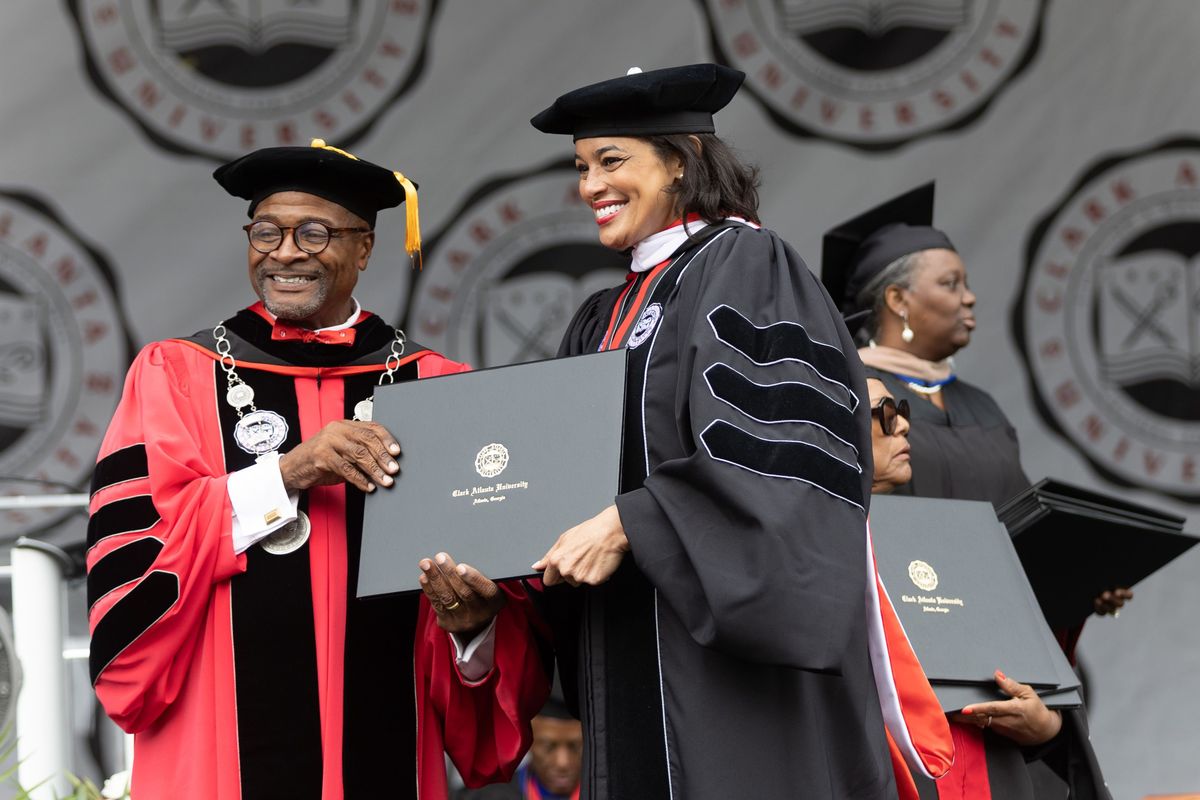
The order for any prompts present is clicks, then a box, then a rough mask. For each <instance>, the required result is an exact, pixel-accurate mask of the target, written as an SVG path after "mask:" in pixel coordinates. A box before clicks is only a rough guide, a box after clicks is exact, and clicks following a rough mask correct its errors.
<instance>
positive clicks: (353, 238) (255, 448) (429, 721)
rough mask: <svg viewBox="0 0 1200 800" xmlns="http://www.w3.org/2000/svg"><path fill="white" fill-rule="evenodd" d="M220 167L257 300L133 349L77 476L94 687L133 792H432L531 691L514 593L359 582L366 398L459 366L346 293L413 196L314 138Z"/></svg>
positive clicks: (388, 445)
mask: <svg viewBox="0 0 1200 800" xmlns="http://www.w3.org/2000/svg"><path fill="white" fill-rule="evenodd" d="M215 177H216V178H217V180H218V182H219V183H220V184H221V185H222V186H223V187H224V188H225V189H226V190H227V191H229V192H230V193H231V194H233V195H235V196H239V197H243V198H245V199H248V200H250V216H251V219H252V222H251V224H250V225H248V226H246V232H247V236H248V238H249V242H250V247H249V250H248V252H249V275H250V279H251V283H252V284H253V286H254V289H255V291H256V292H257V294H258V296H259V298H260V302H258V303H256V304H255V305H253V306H251V307H250V308H248V309H245V310H242V311H240V312H238V313H237V314H235V315H234V316H232V317H230V318H227V319H225V320H223V321H222V320H221V319H220V318H214V319H213V327H212V328H211V329H208V330H204V331H201V332H200V333H197V334H195V335H194V336H191V337H188V338H183V339H168V340H166V341H162V342H156V343H153V344H150V345H149V346H147V347H146V348H145V349H144V350H143V351H142V352H141V353H140V354H139V355H138V357H137V359H136V361H135V362H134V364H133V366H132V368H131V369H130V372H129V376H128V378H127V380H126V384H125V391H124V396H123V397H122V400H121V404H120V406H119V407H118V409H117V412H116V414H115V416H114V418H113V420H112V423H111V426H110V428H109V431H108V434H107V436H106V438H105V441H104V444H103V446H102V448H101V451H100V459H99V463H98V464H97V467H96V472H95V477H94V479H93V486H92V492H93V494H92V503H91V513H92V517H91V522H90V525H89V529H88V537H89V551H88V604H89V609H90V610H89V615H90V625H91V631H92V645H91V672H92V680H93V682H94V684H95V688H96V693H97V695H98V696H99V698H100V701H101V703H102V704H103V705H104V708H105V709H106V711H107V712H108V714H109V716H111V717H112V718H113V719H114V720H115V721H116V722H117V723H118V724H119V725H120V726H121V727H122V728H124V729H125V730H126V731H130V732H132V733H134V735H135V739H134V767H133V770H134V772H133V796H134V798H136V800H160V798H172V800H188V799H189V798H195V800H262V799H264V798H288V800H297V799H298V798H299V799H303V798H311V799H312V800H342V798H346V799H347V800H353V799H354V798H361V797H377V796H384V795H386V796H389V797H412V798H420V799H421V800H441V799H442V798H445V796H446V774H445V769H444V761H443V758H444V756H443V753H448V754H449V755H450V757H451V759H452V760H453V761H454V762H455V764H456V766H457V767H458V769H459V771H460V772H461V773H462V774H463V776H464V777H465V779H466V780H467V781H468V783H470V784H472V785H478V784H482V783H486V782H488V781H493V780H507V779H508V778H509V777H510V776H511V774H512V771H513V769H514V768H515V767H516V764H517V762H518V761H519V760H520V757H521V756H522V755H523V753H524V752H525V750H526V749H527V748H528V746H529V742H530V736H531V734H530V727H529V720H530V718H532V717H533V715H534V714H536V713H537V711H538V709H539V708H540V707H541V705H542V703H543V701H544V699H545V697H546V693H547V691H548V687H547V683H546V673H545V666H544V663H545V659H544V656H543V650H544V649H546V648H545V647H544V646H543V642H544V637H543V636H542V632H541V627H540V623H539V622H538V620H537V617H536V616H535V615H534V614H533V612H532V609H531V606H530V603H529V598H528V596H527V593H526V587H525V586H524V585H523V584H522V583H521V582H513V583H505V584H500V585H497V584H495V583H492V582H491V581H490V580H488V579H487V578H486V577H484V576H483V575H481V574H480V573H479V572H477V571H476V570H474V569H472V568H470V567H468V566H466V565H456V564H455V563H454V561H453V560H452V559H450V558H449V556H447V555H446V554H438V556H437V557H436V558H433V559H426V560H423V561H422V562H421V563H420V565H413V566H414V569H416V568H418V566H419V568H420V570H421V576H420V580H421V583H422V585H423V587H424V589H425V593H424V595H417V596H415V597H414V596H400V597H391V598H384V599H377V600H367V601H358V600H356V599H355V596H354V592H355V584H356V580H357V571H358V560H359V547H360V542H361V535H362V509H363V503H364V498H365V496H366V494H368V493H371V492H375V491H387V487H389V486H391V485H392V484H393V483H394V480H395V479H394V477H393V476H394V475H396V474H397V473H398V471H399V467H398V464H397V458H398V457H399V455H400V448H399V445H398V443H397V441H396V439H395V438H393V435H392V432H389V431H387V430H385V429H384V428H383V427H382V426H380V425H379V424H377V423H373V422H370V421H369V419H370V408H369V402H366V403H364V401H367V400H368V398H370V397H371V395H372V392H373V390H374V388H375V386H376V385H378V384H379V383H380V382H381V381H382V382H390V381H401V380H412V379H416V378H424V377H428V376H431V375H444V374H448V373H454V372H460V371H463V370H465V369H466V367H465V366H464V365H461V364H457V363H455V362H452V361H449V360H447V359H445V358H443V357H442V356H440V355H438V354H437V353H434V352H432V351H430V350H427V349H425V348H423V347H421V346H419V345H416V344H414V343H413V342H411V341H405V339H404V335H403V334H402V333H401V332H399V331H397V330H395V329H393V328H392V327H391V326H390V325H388V324H387V323H385V322H384V321H383V320H382V319H380V318H379V317H377V316H375V315H373V314H371V313H369V312H366V311H363V310H361V308H360V306H359V304H358V302H357V301H356V300H355V299H354V298H353V296H352V291H353V289H354V286H355V283H356V281H357V277H358V273H359V271H361V270H363V269H365V268H366V266H367V261H368V258H369V256H370V254H371V249H372V247H373V245H374V232H373V228H374V222H375V215H376V212H377V211H378V210H380V209H382V208H389V207H394V206H397V205H399V204H400V203H402V202H404V201H405V199H406V196H407V202H408V206H409V210H410V216H409V220H410V221H409V226H410V230H409V232H410V237H413V238H415V234H416V230H415V228H416V226H415V213H414V212H415V208H414V205H415V202H416V197H415V188H414V187H413V186H412V184H411V183H410V182H408V181H407V179H405V178H404V177H403V176H402V175H400V174H399V173H392V172H390V171H388V170H385V169H383V168H381V167H377V166H375V165H373V164H369V163H368V162H365V161H360V160H358V159H355V158H354V157H353V156H350V155H348V154H345V153H342V152H341V151H337V150H334V149H333V148H328V147H325V146H324V144H323V143H321V142H318V141H314V143H313V147H311V148H304V147H289V148H269V149H266V150H260V151H257V152H255V153H251V154H250V155H248V156H245V157H243V158H241V159H239V160H237V161H234V162H231V163H230V164H226V165H225V166H223V167H221V168H219V169H218V170H217V171H216V173H215ZM413 244H414V245H418V246H419V241H416V242H413ZM413 424H417V425H424V424H429V423H428V421H426V420H413ZM397 433H398V434H401V435H402V433H403V432H402V431H397Z"/></svg>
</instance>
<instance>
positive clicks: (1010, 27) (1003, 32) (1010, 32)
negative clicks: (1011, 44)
mask: <svg viewBox="0 0 1200 800" xmlns="http://www.w3.org/2000/svg"><path fill="white" fill-rule="evenodd" d="M1020 32H1021V29H1020V28H1018V27H1017V26H1016V25H1014V24H1013V23H1011V22H1009V21H1008V20H1006V19H1002V20H1000V21H999V22H997V23H996V34H997V35H998V36H1004V37H1007V38H1009V39H1015V38H1017V35H1018V34H1019V33H1020Z"/></svg>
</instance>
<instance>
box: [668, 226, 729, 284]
mask: <svg viewBox="0 0 1200 800" xmlns="http://www.w3.org/2000/svg"><path fill="white" fill-rule="evenodd" d="M731 230H733V228H726V229H725V230H723V231H721V232H720V233H718V234H717V235H716V236H714V237H712V238H711V239H709V240H708V241H707V242H705V243H704V245H703V246H702V247H701V248H700V249H699V250H697V251H696V252H695V253H693V254H692V257H691V258H689V259H688V263H686V264H684V265H683V269H681V270H680V271H679V275H678V276H676V278H675V285H676V286H678V285H679V283H680V281H682V280H683V275H684V273H685V272H687V271H688V267H690V266H691V265H692V264H693V262H695V260H696V256H698V255H700V254H701V253H703V252H704V251H705V250H707V249H708V246H709V245H710V244H712V243H713V242H715V241H716V240H717V239H720V238H721V237H722V236H724V235H725V234H727V233H729V232H730V231H731Z"/></svg>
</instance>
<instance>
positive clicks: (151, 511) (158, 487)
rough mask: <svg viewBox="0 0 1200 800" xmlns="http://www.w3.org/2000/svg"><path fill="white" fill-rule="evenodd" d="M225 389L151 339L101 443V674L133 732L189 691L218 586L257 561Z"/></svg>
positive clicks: (94, 652)
mask: <svg viewBox="0 0 1200 800" xmlns="http://www.w3.org/2000/svg"><path fill="white" fill-rule="evenodd" d="M214 392H215V390H214V388H213V381H212V362H211V360H208V359H205V358H204V357H203V356H201V355H199V354H192V353H190V352H189V351H186V350H185V349H184V348H182V347H180V346H178V345H175V344H172V343H169V342H165V343H156V344H151V345H149V346H147V347H146V348H145V349H144V350H143V351H142V352H141V353H140V354H139V355H138V357H137V359H136V360H135V361H134V364H133V366H132V367H131V368H130V371H129V375H128V377H127V378H126V381H125V390H124V394H123V395H122V398H121V403H120V405H119V406H118V407H117V410H116V414H115V415H114V417H113V420H112V422H111V424H110V425H109V429H108V433H107V435H106V436H105V439H104V443H103V445H102V446H101V449H100V458H99V461H98V463H97V466H96V472H95V477H94V478H93V483H92V489H93V495H92V501H91V509H90V511H91V520H90V522H89V524H88V547H89V549H88V554H87V566H88V605H89V610H88V622H89V628H90V630H91V635H92V641H91V673H92V682H93V683H94V684H95V688H96V694H97V695H98V697H99V698H100V702H101V703H102V704H103V705H104V708H105V710H106V711H107V712H108V715H109V716H110V717H112V719H113V720H114V721H115V722H116V723H117V724H118V725H120V726H121V727H122V728H123V729H125V730H126V731H129V732H137V731H140V730H144V729H145V728H146V727H147V726H149V725H150V724H151V723H153V722H154V720H155V719H157V718H158V717H159V716H160V715H161V714H162V713H163V712H164V710H166V709H167V708H168V707H169V706H170V705H171V703H172V701H173V700H174V699H175V697H176V696H177V695H178V694H179V691H180V687H181V686H182V684H183V682H184V680H185V678H186V677H187V672H188V669H189V666H190V664H191V662H192V659H193V653H194V651H195V648H196V646H197V644H198V642H199V641H200V639H201V636H202V634H203V628H204V623H205V619H206V616H207V612H208V608H209V604H210V602H211V599H212V595H213V588H214V586H215V585H216V584H217V583H218V582H220V581H225V580H228V579H229V578H230V577H232V576H233V575H235V574H237V573H239V572H241V571H243V570H244V569H245V559H244V557H240V556H235V555H234V553H233V545H232V541H231V538H230V528H231V524H232V523H231V519H232V516H231V511H230V507H229V499H228V495H227V494H226V489H225V483H226V476H225V470H224V460H223V457H222V448H221V442H220V434H219V431H218V429H217V422H216V419H215V415H214V414H213V413H212V412H213V409H214V408H215V407H216V405H215V403H216V397H215V394H214Z"/></svg>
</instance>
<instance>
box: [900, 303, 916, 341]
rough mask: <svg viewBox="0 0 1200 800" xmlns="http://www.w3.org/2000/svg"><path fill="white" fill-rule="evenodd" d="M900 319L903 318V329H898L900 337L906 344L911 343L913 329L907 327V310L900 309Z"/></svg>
mask: <svg viewBox="0 0 1200 800" xmlns="http://www.w3.org/2000/svg"><path fill="white" fill-rule="evenodd" d="M900 319H902V320H904V330H902V331H900V338H901V339H903V340H904V342H905V343H906V344H908V343H911V342H912V340H913V336H914V334H913V329H912V328H910V327H908V312H907V311H901V312H900Z"/></svg>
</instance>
